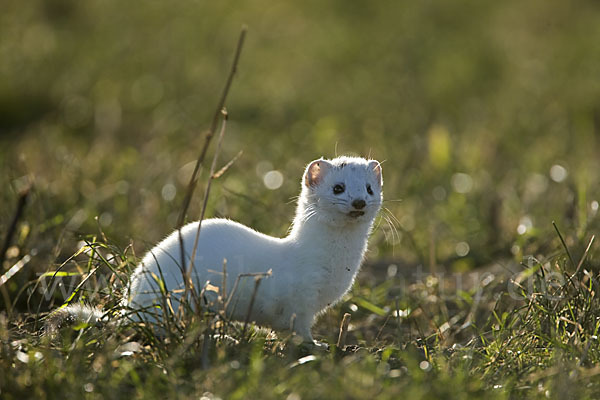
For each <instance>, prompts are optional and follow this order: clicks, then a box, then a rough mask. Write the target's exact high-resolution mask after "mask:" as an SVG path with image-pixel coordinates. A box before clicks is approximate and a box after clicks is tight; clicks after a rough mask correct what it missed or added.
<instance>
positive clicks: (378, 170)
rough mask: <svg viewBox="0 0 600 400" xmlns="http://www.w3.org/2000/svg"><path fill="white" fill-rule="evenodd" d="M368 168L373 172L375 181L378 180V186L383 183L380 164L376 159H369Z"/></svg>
mask: <svg viewBox="0 0 600 400" xmlns="http://www.w3.org/2000/svg"><path fill="white" fill-rule="evenodd" d="M369 168H370V169H372V170H373V172H375V176H376V177H377V181H378V182H379V186H382V185H383V174H382V172H381V164H379V161H377V160H371V161H369Z"/></svg>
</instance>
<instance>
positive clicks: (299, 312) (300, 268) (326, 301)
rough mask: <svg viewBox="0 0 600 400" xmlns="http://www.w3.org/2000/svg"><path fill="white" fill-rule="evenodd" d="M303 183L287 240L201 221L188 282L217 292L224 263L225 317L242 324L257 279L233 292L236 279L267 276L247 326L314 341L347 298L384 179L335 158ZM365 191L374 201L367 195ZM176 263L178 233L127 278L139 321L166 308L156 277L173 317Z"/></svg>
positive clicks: (178, 282) (186, 231)
mask: <svg viewBox="0 0 600 400" xmlns="http://www.w3.org/2000/svg"><path fill="white" fill-rule="evenodd" d="M302 182H303V184H302V192H301V195H300V198H299V200H298V207H297V211H296V216H295V218H294V222H293V225H292V229H291V231H290V234H289V235H288V236H287V237H285V238H275V237H271V236H267V235H265V234H262V233H259V232H256V231H254V230H252V229H250V228H248V227H246V226H244V225H241V224H239V223H237V222H234V221H230V220H226V219H209V220H205V221H202V225H201V230H200V237H199V240H198V248H197V252H196V258H195V259H194V262H193V271H192V275H191V278H192V282H193V283H194V285H195V286H196V290H201V289H202V288H206V287H207V285H206V284H207V282H208V283H210V285H213V286H216V287H219V289H218V290H222V288H221V286H222V281H223V274H222V271H223V260H225V259H226V260H227V265H226V268H227V269H226V270H227V274H226V275H227V281H226V290H227V293H226V294H227V295H232V296H233V297H232V299H231V301H230V302H229V306H228V308H227V315H228V316H229V317H230V318H232V319H233V320H237V321H243V320H245V318H246V316H247V313H248V309H249V303H250V300H251V297H252V294H253V291H254V286H255V284H254V277H242V278H240V279H239V283H238V286H237V289H236V290H235V292H234V293H233V294H231V291H232V289H233V287H234V285H235V281H236V279H237V278H238V276H239V275H240V274H247V273H266V272H267V271H271V275H270V276H269V277H268V278H264V279H263V280H262V281H261V283H260V286H259V288H258V290H257V292H256V296H255V301H254V304H253V307H252V312H251V314H250V320H251V321H254V322H256V323H257V324H258V325H263V326H265V325H266V326H270V327H272V328H273V329H276V330H287V329H290V328H291V329H292V330H293V331H294V332H296V333H297V334H298V335H300V336H302V337H303V338H304V339H305V340H310V341H312V340H313V339H312V335H311V332H310V329H311V326H312V325H313V323H314V321H315V317H316V316H317V315H318V314H320V313H322V312H323V311H325V310H326V309H327V308H329V307H330V306H332V305H333V304H335V303H337V302H338V301H339V300H340V299H341V298H342V296H343V295H344V294H345V293H346V292H348V290H349V289H350V287H351V286H352V283H353V281H354V278H355V277H356V274H357V273H358V270H359V268H360V264H361V261H362V259H363V256H364V254H365V250H366V248H367V238H368V235H369V232H370V229H371V227H372V224H373V220H374V218H375V216H376V214H377V212H378V211H379V208H380V206H381V201H382V182H383V181H382V179H381V167H380V165H379V163H378V162H376V161H369V160H365V159H363V158H351V157H339V158H336V159H334V160H331V161H327V160H316V161H313V162H312V163H311V164H309V166H308V167H307V169H306V171H305V174H304V178H303V180H302ZM336 184H344V185H345V191H344V192H343V193H341V194H338V195H336V194H334V193H333V187H334V186H335V185H336ZM367 185H370V186H371V188H372V191H373V194H372V195H370V194H368V193H367ZM357 199H358V200H361V199H362V200H365V202H366V206H365V207H364V208H363V209H362V210H361V211H364V215H362V216H358V217H356V216H350V215H349V213H350V212H351V211H356V209H355V208H354V207H353V205H352V202H353V201H355V200H357ZM197 229H198V222H192V223H190V224H187V225H185V226H184V227H183V228H182V230H181V234H182V238H183V243H184V248H185V254H186V267H187V266H188V265H189V262H190V257H191V254H192V251H193V247H194V242H195V239H196V233H197ZM181 262H182V257H181V243H180V240H179V234H178V232H177V231H175V232H173V233H172V234H171V235H169V236H168V237H167V238H166V239H164V240H163V241H162V242H160V243H159V244H157V245H156V246H155V247H154V248H153V249H151V250H150V251H149V252H148V253H147V254H146V255H145V257H144V258H143V260H142V262H141V263H140V265H139V266H138V267H137V269H136V270H135V272H134V274H133V275H132V277H131V286H130V290H129V296H128V299H126V300H125V302H124V304H125V305H126V306H128V307H130V308H134V309H135V308H142V309H145V310H150V311H148V312H147V313H145V314H143V315H144V317H143V318H146V319H150V320H155V319H156V318H157V317H158V316H157V314H158V315H160V314H161V313H162V311H160V309H159V308H157V307H154V308H152V307H149V306H152V305H163V304H164V298H163V295H162V294H161V293H160V289H159V285H158V279H160V280H163V279H164V281H163V282H164V285H165V288H166V290H167V291H169V292H170V296H171V305H172V307H173V309H174V310H175V311H177V307H178V305H179V304H178V301H177V299H178V298H179V297H180V296H181V294H182V292H183V288H184V284H183V281H184V280H183V274H182V268H181ZM208 293H209V292H206V291H205V292H204V294H205V295H207V294H208ZM213 293H214V292H213ZM205 297H206V296H205ZM138 315H139V314H138Z"/></svg>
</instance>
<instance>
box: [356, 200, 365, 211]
mask: <svg viewBox="0 0 600 400" xmlns="http://www.w3.org/2000/svg"><path fill="white" fill-rule="evenodd" d="M366 205H367V202H366V201H364V200H362V199H357V200H354V201H353V202H352V207H354V208H356V209H357V210H362V209H363V208H365V206H366Z"/></svg>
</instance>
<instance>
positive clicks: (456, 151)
mask: <svg viewBox="0 0 600 400" xmlns="http://www.w3.org/2000/svg"><path fill="white" fill-rule="evenodd" d="M2 8H3V10H2V13H0V77H1V78H0V160H1V162H0V168H1V173H0V183H1V184H2V187H3V188H4V189H3V190H2V191H0V204H1V205H2V206H1V207H0V231H1V232H2V235H3V236H4V234H5V232H6V230H7V227H8V225H9V222H10V221H11V219H12V217H13V214H14V210H15V207H16V203H17V197H18V193H19V191H20V190H22V189H23V188H24V187H26V186H27V185H28V182H29V181H32V182H33V189H32V191H31V193H30V196H29V201H28V204H27V206H26V208H25V213H24V216H23V218H22V219H21V222H20V224H19V226H18V230H17V236H16V238H15V241H14V242H13V243H12V244H13V246H12V247H11V249H10V251H9V253H8V254H7V260H6V261H5V265H4V266H3V270H5V269H7V268H8V267H10V266H11V265H12V264H14V262H16V261H17V260H18V259H20V257H22V256H23V255H24V254H32V255H34V257H33V259H32V261H31V262H30V265H31V266H32V268H31V271H45V270H47V269H48V268H51V267H53V265H55V264H56V263H60V262H62V261H64V260H65V259H66V258H67V257H68V256H69V255H71V254H72V253H73V252H74V251H75V249H76V248H77V243H78V242H79V241H80V240H81V238H82V237H84V236H88V235H98V234H99V227H100V228H101V229H102V231H103V232H104V233H105V234H106V236H107V237H108V239H109V240H110V241H111V242H113V243H116V244H117V245H119V246H121V247H125V246H127V245H128V244H129V243H130V242H132V243H133V245H134V249H135V250H136V253H137V254H138V255H139V254H140V253H141V252H143V251H144V250H146V249H148V248H149V246H151V244H152V243H155V242H156V241H157V240H159V239H161V238H162V237H164V236H165V235H167V234H168V233H169V232H170V231H171V230H172V229H173V227H174V226H175V223H176V220H177V215H178V212H179V210H180V208H181V204H182V200H183V196H184V192H185V187H186V184H187V182H188V179H189V177H190V174H191V171H192V169H193V165H194V162H195V159H196V158H197V156H198V154H199V151H200V148H201V145H202V143H203V141H204V132H205V131H206V129H207V128H208V127H209V125H210V120H211V118H212V114H213V113H214V111H215V107H216V104H217V102H218V99H219V96H220V92H221V90H222V87H223V85H224V82H225V79H226V76H227V74H228V71H229V67H230V64H231V60H232V56H233V51H234V48H235V44H236V41H237V38H238V35H239V32H240V28H241V26H242V25H243V24H246V25H247V26H248V36H247V40H246V44H245V47H244V50H243V54H242V57H241V60H240V64H239V69H238V74H237V75H236V78H235V80H234V83H233V86H232V89H231V91H230V93H229V98H228V101H227V109H228V112H229V117H230V118H229V123H228V126H227V131H226V136H225V141H224V144H223V150H222V152H221V154H220V162H219V166H222V165H224V164H225V163H226V162H227V161H229V160H231V159H232V158H233V157H234V156H235V155H236V154H237V153H238V152H239V151H243V155H242V157H241V158H240V159H238V160H237V161H236V162H235V163H234V164H233V166H232V167H231V168H230V169H229V170H228V171H227V172H226V173H225V174H224V175H223V176H222V177H221V178H219V179H218V180H217V181H215V183H214V186H213V189H212V193H211V198H210V203H209V206H208V213H207V216H225V217H229V218H232V219H235V220H238V221H240V222H242V223H244V224H247V225H250V226H252V227H254V228H256V229H258V230H260V231H263V232H266V233H269V234H272V235H285V233H286V231H287V229H288V227H289V224H290V221H291V219H292V217H293V214H294V207H295V205H294V201H293V196H296V195H297V194H298V192H299V188H300V183H299V182H300V178H301V174H302V170H303V168H304V166H305V165H306V164H307V163H308V162H309V161H311V160H313V159H316V158H319V157H321V156H324V157H327V158H331V157H334V156H335V155H336V153H337V154H338V155H341V154H353V155H362V156H371V157H372V158H375V159H378V160H380V161H383V171H384V180H385V197H386V199H387V200H389V201H386V203H385V207H386V208H387V209H388V211H386V212H385V213H382V217H381V219H380V221H379V222H380V223H379V224H378V228H377V229H376V230H375V232H374V234H373V237H372V241H371V250H370V253H369V261H370V263H371V264H376V265H386V264H389V263H395V264H397V265H406V266H418V265H422V266H424V267H426V268H427V267H435V268H446V269H448V270H451V271H466V270H471V269H473V268H476V267H479V266H483V265H486V264H488V263H490V262H492V261H493V260H496V259H506V258H514V259H516V260H519V259H521V258H522V257H523V256H524V255H529V254H536V253H537V252H540V251H543V248H544V246H545V244H546V243H548V242H549V241H554V240H556V235H555V234H554V231H553V227H552V224H551V222H552V221H556V223H557V224H558V226H560V228H561V230H562V231H563V232H565V233H568V235H570V236H573V237H574V238H578V237H579V238H582V237H584V236H586V235H589V234H590V232H591V233H594V232H595V229H597V226H598V217H597V212H598V208H599V203H598V201H599V200H600V196H599V191H598V178H599V176H598V175H599V158H598V154H600V153H599V151H600V137H599V134H600V79H599V77H600V75H599V73H600V23H599V22H600V3H598V2H594V1H579V2H564V1H558V0H550V1H548V0H543V1H542V0H532V1H527V2H522V1H516V0H508V1H502V2H481V1H476V0H456V1H452V2H444V1H377V2H375V1H366V0H364V1H339V0H334V1H327V2H323V1H316V0H307V1H302V2H268V1H260V0H257V1H242V2H240V1H228V0H226V1H212V2H207V1H191V0H185V1H178V2H162V1H138V2H135V3H127V2H121V1H116V0H89V1H86V2H81V1H77V0H30V1H27V2H22V1H16V0H6V1H4V2H3V6H2ZM213 150H214V147H213V148H211V152H210V153H209V157H210V156H211V154H212V151H213ZM206 165H209V163H206ZM205 178H206V174H203V175H202V177H201V182H202V184H201V185H200V186H199V188H198V190H197V192H196V196H195V197H194V199H193V201H192V206H191V208H190V212H189V218H190V219H194V218H197V217H198V216H199V213H200V212H199V210H200V205H201V199H202V193H203V187H204V182H205V181H206V180H205ZM95 217H98V219H97V221H96V219H95ZM388 220H389V221H388ZM596 232H597V230H596ZM364 273H365V274H367V276H368V275H369V274H370V273H376V267H373V268H371V269H369V268H367V269H366V272H364ZM32 276H33V273H31V274H30V276H27V273H23V275H22V276H21V277H19V279H14V280H12V281H11V285H13V286H14V287H12V288H11V292H12V291H17V290H18V287H19V285H20V284H21V283H22V282H25V281H27V280H28V279H32ZM20 282H21V283H20ZM15 285H16V286H15Z"/></svg>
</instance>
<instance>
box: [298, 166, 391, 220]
mask: <svg viewBox="0 0 600 400" xmlns="http://www.w3.org/2000/svg"><path fill="white" fill-rule="evenodd" d="M382 187H383V175H382V173H381V165H380V164H379V162H378V161H375V160H366V159H364V158H359V157H338V158H334V159H333V160H325V159H319V160H315V161H313V162H311V163H310V164H308V166H307V167H306V170H305V172H304V177H303V179H302V196H301V197H302V198H301V200H302V203H303V204H301V207H304V210H302V212H303V213H304V215H305V219H308V218H306V217H310V218H313V217H316V218H318V220H320V221H322V222H326V223H329V224H331V225H340V226H341V225H347V224H354V223H360V222H371V221H372V220H373V219H374V218H375V215H376V214H377V212H378V211H379V208H380V207H381V202H382V199H383V190H382Z"/></svg>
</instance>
